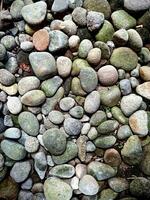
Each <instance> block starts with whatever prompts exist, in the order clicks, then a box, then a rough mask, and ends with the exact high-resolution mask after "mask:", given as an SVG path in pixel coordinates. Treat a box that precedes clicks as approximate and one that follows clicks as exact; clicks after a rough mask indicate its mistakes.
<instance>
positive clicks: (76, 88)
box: [71, 77, 86, 96]
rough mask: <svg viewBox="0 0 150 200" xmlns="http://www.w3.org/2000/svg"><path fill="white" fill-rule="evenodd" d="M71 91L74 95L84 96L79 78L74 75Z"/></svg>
mask: <svg viewBox="0 0 150 200" xmlns="http://www.w3.org/2000/svg"><path fill="white" fill-rule="evenodd" d="M71 91H72V93H73V94H75V95H79V96H85V95H86V92H85V91H84V90H83V89H82V87H81V83H80V79H79V78H77V77H74V78H73V79H72V82H71Z"/></svg>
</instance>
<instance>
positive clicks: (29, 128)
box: [18, 111, 39, 136]
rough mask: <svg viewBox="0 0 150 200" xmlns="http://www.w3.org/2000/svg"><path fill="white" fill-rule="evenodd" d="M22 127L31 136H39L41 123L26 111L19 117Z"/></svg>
mask: <svg viewBox="0 0 150 200" xmlns="http://www.w3.org/2000/svg"><path fill="white" fill-rule="evenodd" d="M18 123H19V125H20V127H21V128H22V129H23V130H24V131H25V132H26V133H27V134H29V135H30V136H37V135H38V132H39V122H38V120H37V118H36V117H35V115H34V114H32V113H31V112H28V111H24V112H22V113H20V114H19V116H18Z"/></svg>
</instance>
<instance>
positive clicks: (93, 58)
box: [87, 48, 101, 65]
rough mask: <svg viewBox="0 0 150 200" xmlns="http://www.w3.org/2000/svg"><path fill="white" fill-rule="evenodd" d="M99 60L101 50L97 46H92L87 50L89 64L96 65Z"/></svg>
mask: <svg viewBox="0 0 150 200" xmlns="http://www.w3.org/2000/svg"><path fill="white" fill-rule="evenodd" d="M100 60H101V50H100V49H99V48H93V49H91V50H90V51H89V53H88V56H87V61H88V62H89V63H90V64H93V65H98V64H99V63H100Z"/></svg>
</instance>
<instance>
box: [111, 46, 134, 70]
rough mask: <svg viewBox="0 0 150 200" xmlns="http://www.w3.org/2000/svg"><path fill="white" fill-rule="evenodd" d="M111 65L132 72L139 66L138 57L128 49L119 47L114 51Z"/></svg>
mask: <svg viewBox="0 0 150 200" xmlns="http://www.w3.org/2000/svg"><path fill="white" fill-rule="evenodd" d="M110 63H111V64H112V65H114V66H115V67H116V68H121V69H124V70H125V71H131V70H132V69H134V68H136V66H137V64H138V56H137V55H136V53H135V52H134V51H133V50H131V49H130V48H128V47H119V48H117V49H114V51H113V53H112V55H111V58H110Z"/></svg>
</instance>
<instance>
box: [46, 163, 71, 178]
mask: <svg viewBox="0 0 150 200" xmlns="http://www.w3.org/2000/svg"><path fill="white" fill-rule="evenodd" d="M49 174H50V175H52V176H57V177H59V178H71V177H72V176H73V175H74V174H75V168H74V167H73V166H72V165H69V164H64V165H57V166H55V167H53V168H52V169H51V170H50V171H49Z"/></svg>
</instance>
